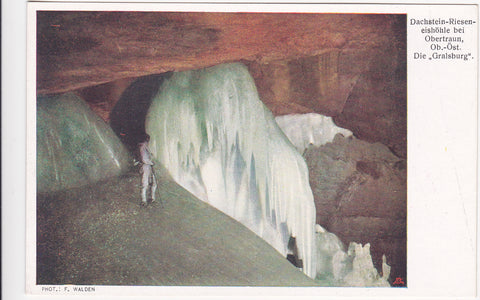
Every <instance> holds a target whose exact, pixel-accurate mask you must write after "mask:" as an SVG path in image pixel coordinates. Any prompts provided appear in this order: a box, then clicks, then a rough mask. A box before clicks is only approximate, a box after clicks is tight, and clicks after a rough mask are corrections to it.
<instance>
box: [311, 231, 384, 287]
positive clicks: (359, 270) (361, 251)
mask: <svg viewBox="0 0 480 300" xmlns="http://www.w3.org/2000/svg"><path fill="white" fill-rule="evenodd" d="M315 231H316V238H317V250H318V259H317V272H318V273H317V279H319V280H322V281H326V282H327V283H328V284H329V285H332V286H358V287H365V286H369V287H389V286H390V284H389V283H388V277H389V276H390V266H389V265H387V262H386V257H385V255H384V256H383V264H382V273H383V274H382V276H380V275H379V274H378V272H377V269H375V267H374V265H373V261H372V256H371V255H370V244H366V245H365V246H362V245H361V244H357V243H354V242H352V243H350V245H349V247H348V251H347V252H345V250H344V247H343V244H342V242H341V241H340V240H339V239H338V237H337V236H336V235H334V234H333V233H330V232H328V231H326V230H325V229H324V228H322V227H321V226H320V225H318V224H317V225H316V228H315Z"/></svg>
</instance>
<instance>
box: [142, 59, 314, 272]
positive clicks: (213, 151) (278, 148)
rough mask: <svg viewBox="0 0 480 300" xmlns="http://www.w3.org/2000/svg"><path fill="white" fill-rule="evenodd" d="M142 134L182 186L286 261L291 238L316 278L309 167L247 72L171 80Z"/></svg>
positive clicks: (216, 71) (181, 75)
mask: <svg viewBox="0 0 480 300" xmlns="http://www.w3.org/2000/svg"><path fill="white" fill-rule="evenodd" d="M146 131H147V133H148V134H149V135H150V136H151V141H150V148H151V151H152V154H153V156H154V157H155V158H156V160H157V161H158V162H160V163H161V164H163V165H164V166H165V167H166V168H167V169H168V170H169V172H170V174H171V175H172V177H173V178H174V179H175V180H176V181H177V182H178V183H179V184H181V185H182V186H183V187H185V188H186V189H187V190H189V191H190V192H191V193H193V194H194V195H195V196H197V197H198V198H200V199H201V200H203V201H205V202H207V203H209V204H211V205H212V206H214V207H216V208H217V209H219V210H221V211H222V212H224V213H226V214H227V215H229V216H231V217H233V218H234V219H236V220H238V221H239V222H241V223H242V224H244V225H245V226H247V227H248V228H249V229H250V230H252V231H253V232H255V233H256V234H257V235H259V236H260V237H262V238H263V239H264V240H265V241H267V242H268V243H269V244H271V245H272V246H273V247H274V248H275V249H277V250H278V251H279V252H280V253H282V254H283V255H284V256H286V255H287V253H289V249H288V242H289V239H290V237H295V240H296V246H297V249H298V257H299V259H301V260H302V261H303V272H304V273H305V274H306V275H308V276H309V277H312V278H315V276H316V265H317V263H316V249H315V248H316V247H315V245H316V239H315V206H314V202H313V195H312V191H311V189H310V186H309V183H308V170H307V166H306V163H305V161H304V160H303V158H302V157H301V156H300V155H299V154H298V152H297V151H296V150H295V148H294V147H293V146H292V145H291V143H290V142H289V141H288V139H287V138H286V137H285V135H284V134H283V133H282V131H281V130H280V128H279V127H278V125H277V123H276V122H275V120H274V117H273V115H272V114H271V112H270V111H269V110H268V109H267V108H266V107H265V106H264V105H263V103H262V102H261V101H260V100H259V98H258V94H257V91H256V87H255V84H254V82H253V79H252V78H251V76H250V74H249V73H248V71H247V69H246V67H245V66H243V65H241V64H237V63H235V64H226V65H219V66H215V67H211V68H208V69H203V70H195V71H185V72H178V73H175V74H174V75H173V76H172V77H171V78H170V79H167V80H165V82H164V83H163V84H162V86H161V87H160V90H159V93H158V94H157V96H156V97H155V99H154V100H153V102H152V104H151V106H150V109H149V111H148V114H147V118H146ZM290 251H291V249H290Z"/></svg>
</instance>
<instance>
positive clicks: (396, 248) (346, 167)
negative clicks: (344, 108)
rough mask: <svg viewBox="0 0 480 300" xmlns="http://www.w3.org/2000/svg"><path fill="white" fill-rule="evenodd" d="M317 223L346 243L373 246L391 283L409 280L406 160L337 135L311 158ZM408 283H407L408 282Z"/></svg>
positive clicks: (311, 152)
mask: <svg viewBox="0 0 480 300" xmlns="http://www.w3.org/2000/svg"><path fill="white" fill-rule="evenodd" d="M305 159H306V161H307V165H308V169H309V175H310V186H311V187H312V192H313V195H314V198H315V206H316V211H317V223H318V224H321V225H322V226H323V227H325V228H326V229H327V230H328V231H330V232H332V233H334V234H336V235H337V236H338V237H339V238H340V239H341V240H342V242H343V243H344V244H346V245H348V244H349V243H350V242H356V243H362V244H365V243H370V244H371V246H372V248H371V249H372V257H373V261H374V263H375V266H376V267H377V269H381V266H382V255H383V254H385V255H386V257H387V262H388V264H389V265H391V266H392V271H391V272H392V276H391V277H390V279H391V280H393V279H395V278H396V277H402V278H403V280H404V281H405V280H406V228H407V226H406V215H407V187H406V184H407V172H406V161H405V160H403V159H400V158H398V157H397V156H395V155H394V154H393V153H391V152H390V150H389V149H388V148H387V147H386V146H384V145H382V144H380V143H374V144H370V143H367V142H364V141H361V140H358V139H356V138H353V137H351V138H344V137H343V136H341V135H337V136H336V137H335V139H334V141H333V142H332V143H328V144H326V145H323V146H320V147H311V148H309V149H307V151H306V153H305ZM405 282H406V281H405Z"/></svg>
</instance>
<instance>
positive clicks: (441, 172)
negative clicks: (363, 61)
mask: <svg viewBox="0 0 480 300" xmlns="http://www.w3.org/2000/svg"><path fill="white" fill-rule="evenodd" d="M54 2H55V1H54ZM87 2H92V1H87ZM104 2H111V1H109V0H107V1H104ZM144 2H147V1H144ZM192 2H196V1H192ZM277 2H280V1H277ZM305 2H306V1H305ZM336 2H338V1H336ZM372 2H374V1H372ZM377 2H379V1H377ZM383 2H387V1H383ZM388 2H391V1H388ZM408 2H409V3H412V1H408ZM428 2H429V3H432V1H428ZM436 2H439V1H436ZM441 2H442V3H447V2H449V1H441ZM13 3H15V4H13ZM450 3H451V2H450ZM464 3H476V1H466V2H464ZM2 5H3V7H2V8H4V10H2V25H3V26H2V62H4V64H2V75H3V76H2V87H3V89H2V99H4V101H2V108H3V110H2V128H3V130H2V133H3V135H2V163H3V166H4V168H3V169H2V173H3V174H4V176H3V177H2V187H3V188H2V207H3V208H4V209H3V210H2V228H3V232H2V245H3V249H2V250H3V256H2V281H3V282H2V286H3V289H2V295H5V296H6V297H5V299H27V298H31V297H29V296H25V295H24V294H23V290H24V286H25V285H23V284H22V283H24V282H25V281H24V277H23V276H24V275H23V274H24V271H23V270H25V268H24V266H25V264H24V261H23V259H24V256H22V253H23V247H24V239H23V237H22V234H21V232H23V231H22V229H23V228H25V227H24V224H25V223H24V222H23V220H25V218H24V215H23V214H24V212H25V206H23V205H24V204H23V200H22V199H24V194H23V190H24V185H23V184H22V183H23V182H24V181H23V178H25V173H24V170H25V169H24V168H23V166H24V165H23V158H25V157H26V156H25V152H24V149H25V148H24V147H22V146H21V145H22V143H23V141H22V140H23V137H24V135H23V133H24V132H25V115H24V113H23V112H25V110H26V107H25V103H24V102H23V101H22V99H25V98H26V97H25V94H24V92H23V91H25V89H24V88H23V86H24V82H25V78H27V77H26V76H25V74H26V73H24V72H25V61H24V59H25V55H24V53H25V52H24V49H25V41H24V40H22V39H21V38H20V37H22V36H23V32H25V19H26V18H25V2H22V1H15V0H12V1H7V2H6V3H2ZM76 5H80V6H79V7H82V9H85V8H87V6H90V7H91V6H92V5H93V4H92V3H90V4H65V5H64V4H62V3H46V4H41V3H33V4H32V6H31V7H42V8H46V7H50V6H51V7H53V6H55V7H56V9H69V8H72V7H73V6H76ZM105 5H108V7H109V9H110V10H127V9H126V5H127V4H104V5H100V6H96V7H95V9H105ZM287 6H288V7H287ZM100 7H102V8H100ZM139 7H141V10H157V9H158V10H178V9H180V8H183V9H188V10H191V11H195V10H196V11H204V10H209V11H233V10H241V11H258V10H266V11H273V10H275V11H279V10H280V11H288V9H291V7H292V6H291V5H286V4H282V5H278V8H275V9H273V8H272V7H271V6H269V5H266V4H263V5H252V4H247V5H243V6H241V7H242V9H238V7H239V6H235V8H233V7H232V5H231V4H223V5H222V4H219V5H216V6H215V8H214V9H211V7H209V8H208V9H205V6H204V5H203V4H198V3H193V4H192V3H188V4H146V3H142V4H136V7H135V8H134V9H132V10H139ZM147 7H151V8H149V9H147ZM295 7H298V6H295ZM5 8H6V10H5ZM359 8H361V9H359ZM436 8H438V6H434V7H432V8H428V7H418V6H413V5H408V6H401V5H393V6H387V5H381V6H380V9H379V7H378V6H375V5H361V6H352V5H349V6H348V7H346V6H341V9H339V8H338V6H335V5H327V6H322V7H321V9H319V6H317V5H314V4H303V5H301V9H302V10H305V9H313V10H314V11H321V12H327V11H330V12H360V10H361V12H379V13H380V12H381V13H389V12H391V13H402V12H408V13H409V15H411V14H412V13H413V14H414V13H418V9H424V10H423V11H422V12H421V14H425V13H426V11H428V13H434V12H433V11H434V10H435V9H436ZM12 11H15V12H16V13H15V14H12ZM477 11H478V10H477ZM477 11H475V14H477ZM448 13H449V14H451V13H453V10H451V9H449V10H448ZM475 18H477V19H478V17H475ZM5 22H6V23H7V26H8V28H6V27H7V26H6V25H5ZM12 28H13V29H14V30H12ZM476 37H477V38H478V33H477V36H476ZM411 39H412V36H411V35H410V32H409V35H408V46H409V49H410V47H411V45H412V40H411ZM5 41H7V42H6V43H5ZM413 42H415V41H413ZM4 45H5V47H4ZM476 45H477V56H478V39H477V41H476ZM4 49H5V50H6V51H4ZM31 51H32V49H31V48H30V49H29V53H31ZM33 53H34V50H33ZM22 56H23V57H22ZM408 67H409V72H408V84H409V98H408V105H409V115H408V126H409V136H408V143H409V148H408V150H409V152H408V153H409V181H408V183H409V194H408V196H409V197H408V199H409V202H408V205H409V210H408V212H409V214H408V232H409V236H408V239H409V243H408V267H407V272H408V277H409V288H408V289H386V290H385V289H357V288H349V289H339V288H323V289H322V291H321V293H318V290H316V289H315V288H178V287H168V288H165V287H163V288H157V287H146V288H145V287H135V288H132V287H97V290H98V292H97V293H96V295H109V296H111V295H128V294H130V293H131V292H132V291H133V292H134V293H136V292H138V291H140V289H141V290H142V291H146V293H147V294H149V295H157V296H159V295H163V296H178V295H183V296H184V297H193V296H200V295H204V296H206V295H216V296H230V295H232V294H233V295H237V296H239V295H249V296H251V297H254V296H255V297H258V298H260V297H261V298H262V299H263V298H264V296H267V295H268V296H275V297H276V298H278V297H282V298H285V297H291V296H300V295H304V296H308V297H307V298H312V299H313V297H315V299H317V298H319V296H322V297H328V299H331V298H332V296H339V295H342V296H351V297H356V298H357V296H359V295H362V296H363V297H365V298H368V299H371V298H372V297H382V298H383V297H386V296H388V297H393V296H394V297H401V298H404V297H420V296H434V297H437V299H439V298H440V297H442V298H443V297H453V296H464V297H468V298H473V297H474V296H475V293H476V291H475V290H476V288H475V287H474V286H472V284H471V282H472V281H473V280H474V278H475V276H476V272H475V271H476V270H474V272H473V273H474V274H473V277H472V273H471V272H472V271H471V270H470V271H467V272H466V273H465V270H467V269H469V268H470V269H471V266H472V265H473V266H475V265H476V257H475V255H474V257H473V261H472V257H471V254H472V253H471V251H470V250H469V248H470V249H471V246H469V245H472V243H474V246H475V245H476V243H475V241H476V224H477V221H476V212H477V207H476V201H473V202H472V197H473V198H474V199H475V198H476V189H475V188H472V186H473V187H475V186H476V183H477V180H476V178H477V177H476V168H475V167H473V168H472V166H476V164H475V163H472V159H474V157H475V159H476V152H477V150H476V145H477V142H476V141H477V140H476V137H477V131H476V129H477V126H476V125H477V123H476V118H477V110H478V107H477V104H476V101H473V102H475V103H472V100H471V97H472V95H471V93H468V92H467V94H468V95H467V98H468V99H469V100H468V101H467V103H466V104H465V102H462V99H464V93H463V92H462V95H461V96H462V97H460V96H459V91H460V88H462V87H466V88H467V89H471V85H472V84H475V83H477V80H478V79H477V78H475V76H474V77H471V76H470V77H469V78H470V79H471V80H470V81H469V78H463V77H462V74H463V73H462V72H463V69H460V76H458V75H455V76H449V79H450V80H456V81H457V82H458V83H459V80H460V79H462V81H463V82H464V83H462V84H458V85H457V86H454V87H451V88H450V89H448V88H445V86H449V84H451V83H449V82H448V81H447V82H445V81H440V82H437V83H436V84H433V82H434V81H435V80H436V79H435V78H432V77H431V76H434V77H435V73H436V72H435V70H432V69H430V68H431V65H430V66H429V65H424V64H423V63H419V62H413V61H412V59H411V58H410V53H409V60H408ZM441 68H442V70H446V69H451V68H453V70H454V71H457V72H459V70H458V65H457V66H455V65H452V64H445V65H442V66H441ZM475 70H476V71H478V65H476V66H475ZM469 72H471V71H469ZM32 74H33V75H32ZM34 74H35V72H29V73H28V76H29V77H28V81H29V87H30V89H29V91H28V97H29V99H31V97H32V95H35V92H34V88H33V91H32V87H31V84H32V82H35V78H34ZM420 74H426V75H423V77H422V76H416V75H420ZM456 74H457V73H456ZM470 74H471V73H470ZM477 74H478V73H477ZM30 76H33V77H30ZM425 76H427V78H431V79H430V80H431V81H429V80H428V79H427V80H426V79H425ZM437 76H438V75H437ZM444 78H445V77H442V78H440V80H443V79H444ZM463 79H464V80H463ZM472 81H473V83H472ZM430 82H431V83H432V84H429V83H430ZM418 84H422V87H421V88H420V91H419V90H418V88H415V85H418ZM412 86H413V88H412ZM425 86H428V87H427V88H426V87H425ZM438 88H441V91H438ZM424 92H425V94H423V93H424ZM474 94H475V96H474V99H477V98H478V96H477V95H476V94H477V93H476V91H475V93H474ZM33 97H34V96H33ZM429 97H433V98H434V99H435V101H437V102H436V103H440V104H439V105H440V106H441V107H437V106H436V105H434V104H433V107H432V106H431V105H432V103H431V102H425V101H423V99H428V98H429ZM10 99H14V100H10ZM455 103H456V104H455ZM452 104H455V105H452ZM458 106H459V107H460V108H459V107H458ZM412 109H413V111H412ZM425 110H427V111H432V112H431V115H427V116H425V113H424V112H425ZM7 111H8V113H7ZM472 112H474V113H472ZM30 113H32V114H34V110H33V111H30V112H29V114H30ZM439 116H443V118H439ZM445 116H447V119H445V118H444V117H445ZM29 121H31V120H29ZM29 124H30V125H31V123H29ZM428 124H430V125H432V124H433V125H434V126H433V125H432V126H431V128H430V127H429V126H428ZM426 125H427V126H426ZM12 128H15V130H13V131H12V130H11V129H12ZM30 128H31V127H30ZM412 128H413V129H412ZM472 128H473V129H474V130H473V131H472ZM5 129H6V130H5ZM437 129H438V130H437ZM457 133H462V134H457ZM29 134H32V133H31V132H30V133H29ZM33 134H34V133H33ZM412 134H413V135H412ZM29 137H30V139H29V141H30V142H31V141H32V139H31V136H29ZM425 137H427V138H425ZM472 137H473V138H472ZM418 146H420V148H422V150H423V151H422V153H418ZM444 147H447V148H448V149H449V151H446V152H447V153H448V154H444V153H441V152H438V150H439V149H444ZM450 149H452V150H451V151H450ZM34 157H35V156H34V155H32V154H31V153H30V155H29V156H28V157H26V158H27V159H32V158H34ZM432 157H433V158H434V159H431V158H432ZM425 160H429V161H430V160H432V161H433V162H435V163H437V164H438V165H436V164H433V163H432V164H426V163H425ZM422 166H424V167H428V169H427V168H423V167H422ZM426 170H428V172H427V175H429V176H434V178H433V179H432V177H428V176H425V173H422V172H425V171H426ZM446 170H447V171H449V172H445V171H446ZM452 172H453V173H452ZM455 172H456V175H455V174H454V173H455ZM5 175H8V177H9V178H6V176H5ZM453 175H455V176H453ZM456 178H459V179H458V181H457V179H456ZM452 182H456V183H455V184H454V187H453V188H451V186H452V184H451V183H452ZM412 186H413V187H414V191H412V190H411V187H412ZM429 189H432V190H429ZM434 189H438V190H436V191H434ZM425 190H429V191H434V193H432V194H427V196H431V197H427V198H428V199H426V200H423V199H419V197H418V195H420V196H424V195H426V194H425ZM29 191H30V192H31V190H29ZM458 192H461V197H460V200H461V201H463V202H460V203H456V204H455V203H454V204H452V203H449V201H448V200H449V199H450V198H449V199H446V197H445V195H450V196H452V197H454V198H457V197H456V196H458ZM472 193H473V194H472ZM435 196H436V197H438V198H435ZM462 197H463V200H462ZM420 198H422V197H420ZM438 199H439V200H440V201H438ZM414 200H415V201H414ZM417 200H418V201H419V202H420V204H419V203H417V202H416V201H417ZM30 203H31V202H30ZM472 211H473V212H474V213H473V214H472ZM31 213H32V209H31V207H29V210H28V211H27V220H28V221H31V222H34V221H32V218H31V217H32V215H31ZM439 217H440V218H439ZM33 220H34V218H33ZM12 224H13V225H12ZM29 226H30V224H29ZM14 229H15V230H14ZM465 232H467V234H466V235H465ZM458 236H460V237H461V238H458ZM416 241H418V242H419V243H416ZM444 241H448V243H444ZM423 242H425V244H424V246H423V247H418V245H422V243H423ZM10 245H13V247H11V246H10ZM465 245H467V247H464V246H465ZM429 246H430V247H431V248H430V247H429ZM439 246H441V247H440V249H438V248H437V247H439ZM422 248H423V249H422ZM425 248H427V249H425ZM465 249H467V250H465ZM431 250H436V251H431ZM437 251H438V252H437ZM458 251H460V252H463V255H460V256H459V257H452V255H453V254H455V253H458ZM27 259H29V260H30V261H31V259H32V256H31V255H30V256H28V257H27ZM437 262H442V263H444V265H441V266H439V265H437V264H436V263H437ZM459 262H460V263H459ZM5 266H6V269H5V268H4V267H5ZM22 266H23V268H22ZM457 266H461V267H460V269H458V268H457ZM464 267H465V268H466V269H465V268H464ZM452 279H453V281H454V282H455V284H452ZM475 282H476V280H475ZM463 283H464V284H465V285H463ZM262 295H263V296H262ZM13 297H14V298H13ZM51 297H52V296H51V295H44V296H39V297H36V298H40V299H50V298H51ZM114 298H118V297H114ZM114 298H111V299H114ZM136 298H137V299H138V297H136ZM102 299H108V298H102Z"/></svg>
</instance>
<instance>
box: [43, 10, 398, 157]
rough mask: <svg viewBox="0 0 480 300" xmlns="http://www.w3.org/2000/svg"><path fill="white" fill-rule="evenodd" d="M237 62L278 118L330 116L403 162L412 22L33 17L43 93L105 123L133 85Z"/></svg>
mask: <svg viewBox="0 0 480 300" xmlns="http://www.w3.org/2000/svg"><path fill="white" fill-rule="evenodd" d="M232 61H242V62H244V63H245V64H246V65H247V66H248V67H249V70H250V73H251V74H252V76H253V77H254V79H255V82H256V85H257V88H258V91H259V94H260V98H261V99H262V101H264V103H265V104H266V105H267V106H268V107H269V108H270V109H271V110H272V111H273V113H274V114H276V115H280V114H290V113H304V112H317V113H321V114H324V115H329V116H332V117H334V120H335V122H336V123H337V125H339V126H342V127H345V128H348V129H350V130H351V131H353V132H354V134H355V135H356V136H357V137H359V138H361V139H364V140H367V141H370V142H375V141H378V142H382V143H384V144H385V145H387V146H388V147H390V149H392V150H393V151H394V152H395V153H396V154H397V155H398V156H400V157H403V158H405V157H406V128H407V125H406V103H407V101H406V94H407V93H406V15H384V14H311V13H300V14H299V13H289V14H287V13H285V14H280V13H179V12H175V13H174V12H171V13H157V12H53V11H39V12H38V13H37V92H38V93H39V94H50V93H61V92H66V91H72V90H77V91H79V93H80V94H82V95H83V96H84V98H86V100H87V101H89V102H90V103H91V104H92V103H93V104H95V103H97V104H98V103H100V104H101V105H97V106H96V107H97V108H98V109H97V110H96V111H97V113H98V114H99V115H100V116H102V117H103V118H104V119H106V120H108V114H109V112H110V110H111V108H112V107H113V105H114V103H115V101H116V100H118V97H119V95H120V94H121V92H122V91H123V89H124V88H125V87H126V86H127V85H128V83H129V82H131V80H132V79H131V78H136V77H139V76H144V75H149V74H158V73H163V72H167V71H182V70H189V69H198V68H203V67H208V66H213V65H216V64H220V63H224V62H232ZM94 106H95V105H94Z"/></svg>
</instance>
